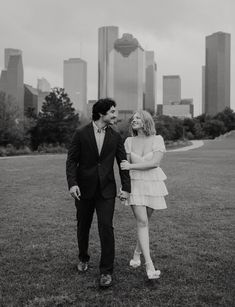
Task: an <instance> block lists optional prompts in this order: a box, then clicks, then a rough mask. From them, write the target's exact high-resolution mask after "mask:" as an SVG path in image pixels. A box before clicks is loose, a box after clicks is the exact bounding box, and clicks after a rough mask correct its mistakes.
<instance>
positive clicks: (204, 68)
mask: <svg viewBox="0 0 235 307" xmlns="http://www.w3.org/2000/svg"><path fill="white" fill-rule="evenodd" d="M205 74H206V67H205V65H203V66H202V114H204V113H205V78H206V75H205Z"/></svg>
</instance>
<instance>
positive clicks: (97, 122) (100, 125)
mask: <svg viewBox="0 0 235 307" xmlns="http://www.w3.org/2000/svg"><path fill="white" fill-rule="evenodd" d="M94 123H95V124H96V126H97V127H98V128H99V129H102V128H104V127H106V126H107V124H106V123H105V122H103V121H102V120H99V119H98V120H96V121H94Z"/></svg>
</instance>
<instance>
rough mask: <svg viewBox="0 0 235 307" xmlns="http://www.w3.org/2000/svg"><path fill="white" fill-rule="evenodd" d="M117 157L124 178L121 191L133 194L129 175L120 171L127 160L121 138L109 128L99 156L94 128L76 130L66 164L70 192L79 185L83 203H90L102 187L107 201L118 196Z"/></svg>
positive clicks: (87, 127) (102, 192)
mask: <svg viewBox="0 0 235 307" xmlns="http://www.w3.org/2000/svg"><path fill="white" fill-rule="evenodd" d="M115 157H116V160H117V163H118V166H119V173H120V177H121V183H122V190H123V191H127V192H130V190H131V187H130V177H129V172H128V171H122V170H121V169H120V162H121V161H122V160H126V152H125V149H124V146H123V141H122V138H121V136H120V134H119V133H118V132H116V131H114V130H113V129H112V128H111V127H107V129H106V133H105V138H104V143H103V147H102V150H101V153H100V155H99V153H98V148H97V145H96V139H95V134H94V128H93V124H92V123H90V124H88V125H87V126H85V127H83V128H81V129H79V130H77V131H76V132H75V134H74V136H73V139H72V143H71V145H70V148H69V151H68V157H67V161H66V174H67V181H68V187H69V189H70V188H71V187H72V186H74V185H78V186H79V188H80V191H81V198H82V199H91V198H92V197H93V196H94V194H95V192H96V188H97V186H98V184H99V187H100V192H101V194H102V196H103V197H104V198H114V197H115V196H116V192H117V191H116V183H115V179H114V170H113V165H114V159H115Z"/></svg>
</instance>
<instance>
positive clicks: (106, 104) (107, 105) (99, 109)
mask: <svg viewBox="0 0 235 307" xmlns="http://www.w3.org/2000/svg"><path fill="white" fill-rule="evenodd" d="M111 107H116V102H115V101H114V100H113V99H111V98H102V99H99V100H98V101H97V102H96V103H95V104H94V105H93V108H92V119H93V120H94V121H96V120H98V119H100V114H102V115H106V114H107V112H108V110H110V109H111Z"/></svg>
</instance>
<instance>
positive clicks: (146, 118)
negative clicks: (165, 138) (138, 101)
mask: <svg viewBox="0 0 235 307" xmlns="http://www.w3.org/2000/svg"><path fill="white" fill-rule="evenodd" d="M135 114H139V116H140V118H141V120H142V123H143V132H144V134H145V135H146V136H150V135H155V134H156V129H155V123H154V120H153V118H152V116H151V114H150V113H149V112H148V111H145V110H138V111H136V112H135V113H134V114H133V116H134V115H135ZM133 116H132V118H133ZM132 118H131V121H132ZM130 130H131V134H132V135H133V136H136V135H138V132H137V131H136V130H134V129H132V127H130Z"/></svg>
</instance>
